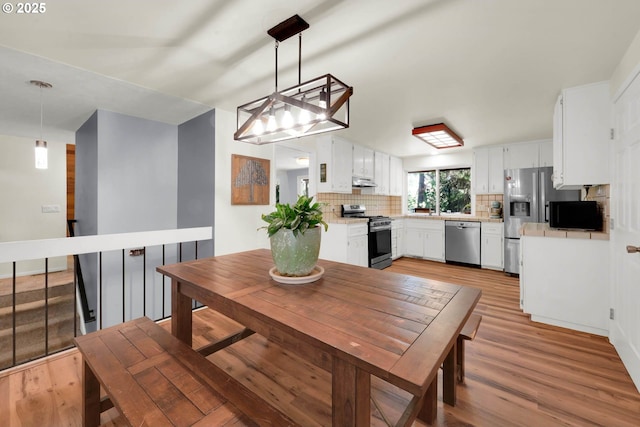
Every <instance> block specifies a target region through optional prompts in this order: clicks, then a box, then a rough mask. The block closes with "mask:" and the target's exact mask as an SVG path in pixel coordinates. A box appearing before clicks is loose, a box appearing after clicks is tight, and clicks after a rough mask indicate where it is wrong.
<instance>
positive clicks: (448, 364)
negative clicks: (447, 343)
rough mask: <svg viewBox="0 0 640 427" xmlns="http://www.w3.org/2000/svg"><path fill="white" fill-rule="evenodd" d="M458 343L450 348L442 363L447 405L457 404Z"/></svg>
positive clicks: (444, 394)
mask: <svg viewBox="0 0 640 427" xmlns="http://www.w3.org/2000/svg"><path fill="white" fill-rule="evenodd" d="M456 347H457V344H453V347H451V349H450V350H449V353H448V354H447V357H446V359H444V363H443V365H442V401H443V402H444V403H446V404H447V405H451V406H456V385H457V374H456V371H457V367H458V361H457V360H456V359H457V354H458V352H457V349H456Z"/></svg>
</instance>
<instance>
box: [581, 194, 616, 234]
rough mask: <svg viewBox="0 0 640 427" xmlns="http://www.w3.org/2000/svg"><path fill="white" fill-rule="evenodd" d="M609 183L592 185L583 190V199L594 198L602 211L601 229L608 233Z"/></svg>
mask: <svg viewBox="0 0 640 427" xmlns="http://www.w3.org/2000/svg"><path fill="white" fill-rule="evenodd" d="M609 187H610V186H609V184H605V185H594V186H591V187H588V188H587V190H586V191H585V190H583V200H595V201H596V202H598V206H599V207H600V212H602V231H603V232H605V233H607V234H609V214H610V210H609V209H610V201H609V200H610V199H609V196H610V191H609V190H610V188H609Z"/></svg>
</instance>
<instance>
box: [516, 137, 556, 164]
mask: <svg viewBox="0 0 640 427" xmlns="http://www.w3.org/2000/svg"><path fill="white" fill-rule="evenodd" d="M545 166H553V147H552V142H551V141H532V142H519V143H515V144H509V145H506V146H505V148H504V168H505V169H523V168H538V167H545Z"/></svg>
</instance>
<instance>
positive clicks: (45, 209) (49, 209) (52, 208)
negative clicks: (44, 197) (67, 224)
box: [42, 205, 60, 213]
mask: <svg viewBox="0 0 640 427" xmlns="http://www.w3.org/2000/svg"><path fill="white" fill-rule="evenodd" d="M59 212H60V205H42V213H59Z"/></svg>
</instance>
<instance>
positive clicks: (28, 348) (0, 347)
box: [0, 313, 74, 368]
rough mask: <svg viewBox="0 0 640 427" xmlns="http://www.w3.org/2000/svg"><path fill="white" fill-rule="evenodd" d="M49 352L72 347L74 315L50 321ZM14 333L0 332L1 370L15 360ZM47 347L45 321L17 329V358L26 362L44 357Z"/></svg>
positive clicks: (8, 331)
mask: <svg viewBox="0 0 640 427" xmlns="http://www.w3.org/2000/svg"><path fill="white" fill-rule="evenodd" d="M48 329H49V352H50V353H51V352H52V351H56V350H59V349H62V348H65V347H68V346H70V345H72V343H73V338H74V321H73V313H72V314H71V317H66V318H61V317H57V318H52V319H50V320H49V325H48ZM13 344H14V342H13V331H12V329H11V328H9V329H5V330H1V331H0V368H3V367H7V366H9V365H10V364H11V362H12V358H13ZM44 346H45V327H44V321H42V322H37V323H30V324H26V325H21V326H18V327H16V358H17V361H18V362H24V361H27V360H30V359H32V358H35V357H38V356H43V355H44V353H45V351H44Z"/></svg>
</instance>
